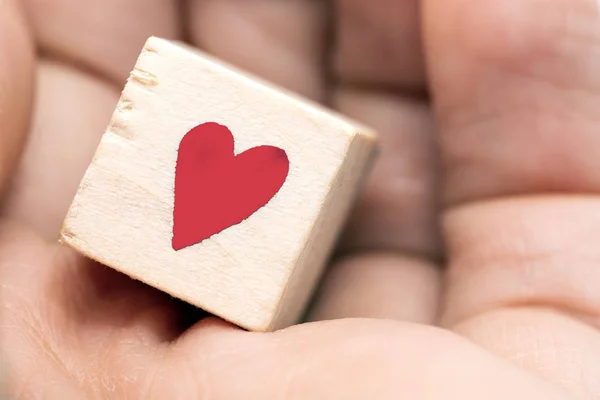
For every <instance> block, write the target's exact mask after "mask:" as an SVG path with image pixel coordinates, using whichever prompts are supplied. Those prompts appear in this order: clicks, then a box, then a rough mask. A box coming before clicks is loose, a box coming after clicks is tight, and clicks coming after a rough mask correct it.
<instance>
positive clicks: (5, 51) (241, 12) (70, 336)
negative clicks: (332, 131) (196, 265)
mask: <svg viewBox="0 0 600 400" xmlns="http://www.w3.org/2000/svg"><path fill="white" fill-rule="evenodd" d="M599 16H600V15H599V10H598V8H597V5H596V3H595V2H594V0H502V1H497V0H420V1H419V0H371V1H361V0H336V1H334V0H331V1H319V0H280V1H272V0H189V1H184V0H181V1H177V0H169V1H167V0H155V1H149V0H128V1H119V0H105V1H102V2H100V1H96V2H82V1H76V0H4V1H0V133H1V138H0V185H2V188H3V201H2V208H1V211H2V220H3V222H2V227H1V228H0V273H1V276H2V281H1V282H2V294H1V295H2V296H1V305H2V311H1V312H2V313H1V314H0V329H1V331H0V334H1V336H2V344H3V346H2V349H3V357H4V359H5V360H7V362H8V364H7V365H8V366H9V372H10V383H11V386H10V389H11V390H12V395H13V398H19V399H20V398H23V399H33V398H49V399H84V398H90V399H154V398H155V399H167V398H169V399H179V398H181V399H192V398H198V399H330V398H331V399H351V398H356V399H376V398H415V399H448V398H458V399H483V398H485V399H496V398H497V399H508V398H523V399H532V398H535V399H545V400H550V399H555V398H556V399H558V398H560V399H563V398H573V397H576V398H600V363H599V362H598V360H600V333H599V331H598V329H599V328H600V322H599V321H600V290H599V289H598V288H600V268H598V263H599V262H600V247H599V246H598V244H597V238H598V237H600V198H599V197H598V196H597V195H596V193H597V192H598V191H599V190H600V134H599V133H598V126H600V114H599V113H598V110H599V109H600V72H598V71H599V68H598V67H599V66H600V52H599V51H598V49H599V48H600V47H599V45H600V21H599ZM150 35H156V36H161V37H165V38H173V39H180V40H187V41H189V42H190V43H191V44H193V45H195V46H198V47H200V48H202V49H203V50H205V51H207V52H210V53H212V54H214V55H216V56H218V57H221V58H223V59H225V60H227V61H228V62H231V63H234V64H236V65H238V66H240V67H242V68H244V69H247V70H250V71H252V72H254V73H256V74H259V75H262V76H263V77H266V78H268V79H270V80H271V81H274V82H275V83H278V84H280V85H283V86H286V87H288V88H290V89H293V90H295V91H297V92H299V93H301V94H303V95H305V96H308V97H310V98H313V99H315V100H318V101H321V102H323V103H325V104H327V105H328V106H330V107H332V108H336V109H338V110H340V111H341V112H343V113H345V114H348V115H350V116H351V117H354V118H356V119H359V120H361V121H363V122H366V123H368V124H370V125H372V126H374V127H375V128H377V129H379V131H380V133H381V139H382V145H383V154H382V156H381V158H380V161H379V163H378V165H377V166H376V168H375V170H374V173H373V175H372V177H371V180H370V182H369V184H368V187H367V189H366V191H365V193H364V195H363V197H362V198H361V201H360V202H359V204H358V205H357V207H356V209H355V211H354V213H353V215H352V218H351V220H350V222H349V224H348V226H347V229H346V231H345V233H344V235H343V238H342V240H341V242H340V246H339V249H338V255H339V256H338V257H337V258H336V260H335V261H334V262H333V263H332V265H331V266H330V268H329V269H328V271H327V274H326V276H325V277H324V280H323V283H322V285H321V288H320V290H319V293H318V295H317V297H316V299H315V301H314V304H313V305H312V307H311V309H310V310H309V313H308V316H307V319H308V320H309V321H310V322H308V323H305V324H301V325H297V326H294V327H291V328H288V329H285V330H283V331H279V332H275V333H249V332H245V331H243V330H240V329H238V328H236V327H233V326H231V325H229V324H226V323H224V322H222V321H219V320H217V319H215V318H202V317H203V316H202V315H201V314H200V312H199V311H197V310H195V309H193V308H192V307H190V306H188V305H186V304H183V303H181V302H179V301H177V300H174V299H172V298H170V297H169V296H166V295H165V294H163V293H160V292H158V291H156V290H154V289H152V288H149V287H147V286H144V285H142V284H140V283H138V282H135V281H132V280H130V279H129V278H128V277H126V276H123V275H121V274H119V273H117V272H114V271H112V270H110V269H108V268H107V267H105V266H102V265H99V264H95V263H92V262H91V261H88V260H85V259H84V258H83V257H81V256H79V255H77V254H75V253H74V252H73V251H72V250H70V249H67V248H62V247H60V246H59V245H58V244H57V243H56V238H57V233H58V230H59V227H60V224H61V221H62V219H63V218H64V216H65V213H66V210H67V208H68V206H69V204H70V201H71V200H72V198H73V195H74V193H75V191H76V189H77V185H78V183H79V180H80V179H81V177H82V175H83V172H84V171H85V168H86V167H87V165H88V163H89V161H90V160H91V157H92V155H93V153H94V150H95V147H96V145H97V143H98V141H99V139H100V135H101V134H102V133H103V132H104V130H105V127H106V124H107V123H108V120H109V118H110V115H111V113H112V110H113V108H114V106H115V104H116V100H117V98H118V96H119V92H120V89H121V88H122V86H123V84H124V83H125V79H126V77H127V75H128V72H129V70H130V69H131V68H132V66H133V63H134V61H135V58H136V56H137V54H138V52H139V51H140V49H141V46H142V44H143V42H144V41H145V39H146V38H147V37H148V36H150ZM425 61H426V62H425ZM434 120H435V124H434V123H433V121H434Z"/></svg>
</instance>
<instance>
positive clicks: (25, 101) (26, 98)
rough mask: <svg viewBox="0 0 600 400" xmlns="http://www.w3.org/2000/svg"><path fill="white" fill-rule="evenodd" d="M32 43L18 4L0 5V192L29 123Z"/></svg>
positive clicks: (15, 160) (11, 168)
mask: <svg viewBox="0 0 600 400" xmlns="http://www.w3.org/2000/svg"><path fill="white" fill-rule="evenodd" d="M33 54H34V53H33V43H32V40H31V37H30V35H29V32H28V29H27V26H26V24H25V20H24V18H23V15H22V10H21V8H20V3H19V2H18V1H13V0H6V1H2V2H0V190H1V191H3V190H4V186H5V184H6V181H7V179H8V177H9V176H10V174H11V172H12V170H13V168H14V166H15V164H16V162H17V160H18V157H19V155H20V151H21V147H22V145H23V142H24V139H25V137H26V132H27V126H28V124H29V117H30V108H31V100H32V90H33V89H32V88H33V61H34V58H33V57H34V56H33Z"/></svg>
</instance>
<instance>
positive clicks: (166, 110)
mask: <svg viewBox="0 0 600 400" xmlns="http://www.w3.org/2000/svg"><path fill="white" fill-rule="evenodd" d="M207 122H216V123H218V124H221V125H224V126H226V127H227V128H229V130H230V131H231V133H232V134H233V137H234V145H233V146H234V152H235V154H236V155H238V154H240V153H241V152H244V151H246V150H248V149H250V148H253V147H256V146H261V145H269V146H276V147H278V148H280V149H283V150H284V151H285V152H286V154H287V157H288V160H289V172H288V173H287V177H286V178H285V181H284V183H283V185H282V186H281V188H280V189H279V191H277V193H276V194H275V195H274V196H273V197H272V198H271V199H270V200H269V201H268V203H266V205H265V206H263V207H262V208H260V209H258V211H256V212H254V213H253V214H251V215H250V216H249V217H247V218H246V219H244V220H243V221H241V222H240V223H238V224H234V225H232V226H230V227H229V228H226V229H224V230H222V231H220V232H219V233H216V234H214V235H212V236H211V237H209V238H207V239H205V240H203V241H201V242H200V243H197V244H194V245H189V246H187V247H185V248H182V249H179V250H175V249H174V247H172V239H173V232H174V231H173V229H174V228H173V223H174V222H173V220H174V216H173V213H174V201H175V200H174V184H175V183H174V182H175V173H176V169H175V166H176V162H177V159H178V149H179V145H180V142H181V141H182V138H183V137H184V136H185V134H186V133H187V132H188V131H190V130H191V129H192V128H194V127H195V126H197V125H200V124H203V123H207ZM376 154H377V139H376V135H375V133H374V132H373V131H372V130H371V129H369V128H367V127H364V126H362V125H360V124H358V123H356V122H354V121H351V120H349V119H347V118H345V117H342V116H340V115H337V114H335V113H333V112H330V111H328V110H326V109H324V108H321V107H320V106H319V105H317V104H313V103H312V102H310V101H308V100H304V99H302V98H301V97H299V96H296V95H294V94H292V93H289V92H287V91H285V90H283V89H280V88H278V87H276V86H274V85H270V84H268V83H266V82H263V81H261V80H260V79H257V78H256V77H253V76H252V75H250V74H247V73H245V72H241V71H239V70H236V69H235V68H233V67H231V66H229V65H227V64H225V63H223V62H221V61H218V60H215V59H213V58H211V57H209V56H208V55H205V54H203V53H200V52H198V51H196V50H193V49H190V48H188V47H186V46H185V45H182V44H177V43H175V42H170V41H166V40H163V39H159V38H150V39H148V41H147V42H146V44H145V46H144V48H143V50H142V52H141V54H140V56H139V59H138V61H137V63H136V65H135V68H134V69H133V71H132V73H131V76H130V78H129V80H128V82H127V84H126V86H125V88H124V90H123V93H122V96H121V99H120V100H119V102H118V105H117V107H116V110H115V112H114V115H113V117H112V120H111V123H110V125H109V127H108V129H107V131H106V133H105V134H104V136H103V137H102V140H101V142H100V144H99V146H98V149H97V151H96V154H95V156H94V159H93V161H92V162H91V164H90V166H89V168H88V170H87V172H86V173H85V176H84V177H83V179H82V181H81V184H80V187H79V190H78V192H77V194H76V196H75V199H74V200H73V203H72V205H71V208H70V210H69V212H68V215H67V216H66V218H65V221H64V223H63V228H62V231H61V238H60V240H61V242H62V243H64V244H67V245H69V246H71V247H73V248H75V249H76V250H78V251H79V252H81V253H83V254H84V255H86V256H88V257H90V258H92V259H95V260H97V261H99V262H101V263H103V264H105V265H107V266H109V267H111V268H114V269H116V270H118V271H121V272H123V273H125V274H127V275H129V276H131V277H132V278H134V279H138V280H140V281H142V282H145V283H147V284H148V285H151V286H154V287H156V288H158V289H160V290H162V291H164V292H166V293H169V294H170V295H172V296H174V297H177V298H180V299H183V300H185V301H187V302H189V303H191V304H193V305H195V306H197V307H199V308H202V309H204V310H206V311H208V312H210V313H212V314H214V315H216V316H219V317H221V318H223V319H225V320H228V321H230V322H232V323H234V324H237V325H239V326H241V327H243V328H246V329H248V330H254V331H271V330H276V329H280V328H283V327H287V326H289V325H292V324H294V323H297V322H298V320H299V318H300V317H301V314H302V312H303V310H304V309H305V307H306V305H307V303H308V301H309V299H310V297H311V295H312V293H313V291H314V288H315V286H316V285H317V283H318V280H319V278H320V276H321V273H322V271H323V267H324V265H325V263H326V261H327V259H328V256H329V255H330V253H331V250H332V247H333V246H334V244H335V240H336V238H337V236H338V234H339V232H340V230H341V228H342V226H343V224H344V221H345V219H346V217H347V215H348V212H349V210H350V208H351V206H352V204H353V202H354V200H355V198H356V196H357V194H358V192H359V189H360V187H361V183H362V182H363V181H364V178H365V176H366V174H367V173H368V171H369V167H370V164H371V163H372V161H373V160H374V158H375V156H376ZM224 185H226V183H224ZM178 193H179V192H178ZM215 196H216V195H215Z"/></svg>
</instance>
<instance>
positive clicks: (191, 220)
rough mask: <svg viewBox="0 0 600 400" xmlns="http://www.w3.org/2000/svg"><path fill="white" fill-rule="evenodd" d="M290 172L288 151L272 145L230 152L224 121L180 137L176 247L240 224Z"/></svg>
mask: <svg viewBox="0 0 600 400" xmlns="http://www.w3.org/2000/svg"><path fill="white" fill-rule="evenodd" d="M288 172H289V159H288V156H287V154H286V152H285V151H284V150H282V149H280V148H278V147H274V146H266V145H265V146H258V147H253V148H251V149H248V150H246V151H244V152H243V153H240V154H238V155H235V154H234V138H233V134H232V133H231V131H230V130H229V129H228V128H227V127H226V126H224V125H220V124H218V123H215V122H207V123H204V124H201V125H198V126H196V127H195V128H193V129H191V130H190V131H189V132H188V133H186V135H185V136H184V137H183V139H182V140H181V143H180V144H179V150H178V155H177V165H176V167H175V204H174V207H173V240H172V247H173V249H174V250H176V251H177V250H181V249H183V248H185V247H188V246H192V245H194V244H198V243H200V242H202V241H203V240H205V239H207V238H209V237H211V236H213V235H215V234H217V233H219V232H222V231H223V230H225V229H227V228H229V227H231V226H233V225H236V224H239V223H241V222H242V221H244V220H245V219H246V218H248V217H249V216H251V215H252V214H254V213H255V212H256V211H258V210H259V209H260V208H261V207H263V206H265V205H266V204H267V203H268V202H269V201H270V200H271V199H272V198H273V196H275V194H276V193H277V192H278V191H279V190H280V189H281V187H282V186H283V183H284V182H285V180H286V178H287V175H288Z"/></svg>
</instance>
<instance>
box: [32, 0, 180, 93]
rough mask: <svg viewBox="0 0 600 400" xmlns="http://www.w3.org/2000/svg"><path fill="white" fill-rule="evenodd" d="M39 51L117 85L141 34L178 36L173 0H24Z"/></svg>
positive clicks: (136, 51) (123, 77)
mask: <svg viewBox="0 0 600 400" xmlns="http://www.w3.org/2000/svg"><path fill="white" fill-rule="evenodd" d="M24 4H25V6H26V9H27V11H28V14H29V18H30V21H31V24H32V27H33V30H34V32H35V36H36V39H37V41H38V45H39V47H40V50H41V53H42V56H44V57H49V58H58V59H60V60H61V61H66V62H70V63H72V64H76V65H77V66H79V67H80V68H83V69H86V70H88V71H90V72H92V73H94V74H97V75H100V76H102V77H105V78H108V79H109V80H110V81H112V82H114V83H116V84H117V85H118V86H121V85H123V84H124V83H125V80H126V78H127V76H129V72H130V71H131V69H132V68H133V65H134V62H135V59H136V57H137V55H138V54H139V51H140V50H141V49H142V46H143V44H144V42H145V40H146V39H147V38H148V37H149V36H151V35H156V36H161V37H164V38H167V39H171V38H173V39H176V38H180V34H181V32H180V30H179V24H178V13H179V10H178V2H177V1H176V0H166V1H165V0H150V1H148V0H133V1H119V0H108V1H98V2H96V1H95V2H82V1H77V0H55V1H46V0H25V1H24Z"/></svg>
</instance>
